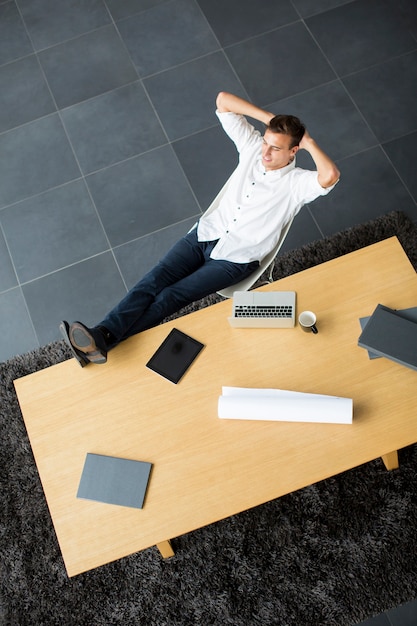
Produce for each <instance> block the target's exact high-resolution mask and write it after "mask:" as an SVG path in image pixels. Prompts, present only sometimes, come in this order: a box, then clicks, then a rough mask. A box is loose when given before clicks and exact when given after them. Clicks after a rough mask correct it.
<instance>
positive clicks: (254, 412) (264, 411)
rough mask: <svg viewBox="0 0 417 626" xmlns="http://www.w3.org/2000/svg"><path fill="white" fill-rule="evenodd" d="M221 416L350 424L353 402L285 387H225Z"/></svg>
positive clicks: (220, 406) (220, 402) (220, 410)
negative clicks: (288, 389) (284, 388)
mask: <svg viewBox="0 0 417 626" xmlns="http://www.w3.org/2000/svg"><path fill="white" fill-rule="evenodd" d="M218 416H219V418H221V419H244V420H270V421H283V422H319V423H326V424H331V423H334V424H351V423H352V418H353V401H352V400H351V399H350V398H339V397H336V396H324V395H318V394H311V393H301V392H295V391H285V390H282V389H247V388H244V389H242V388H239V387H223V395H221V396H220V397H219V402H218Z"/></svg>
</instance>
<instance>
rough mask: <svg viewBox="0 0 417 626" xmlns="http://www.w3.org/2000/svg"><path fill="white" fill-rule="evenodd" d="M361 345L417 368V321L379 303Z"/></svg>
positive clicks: (366, 327)
mask: <svg viewBox="0 0 417 626" xmlns="http://www.w3.org/2000/svg"><path fill="white" fill-rule="evenodd" d="M358 345H359V346H361V347H362V348H366V349H367V350H369V351H371V352H373V353H375V354H377V355H379V356H385V357H387V358H388V359H391V360H392V361H395V362H397V363H400V364H401V365H405V366H406V367H410V368H411V369H414V370H417V323H416V322H414V321H412V320H410V319H407V318H406V317H403V315H402V314H401V313H400V312H399V311H395V310H394V309H390V308H388V307H386V306H383V305H382V304H378V306H377V307H376V309H375V311H374V312H373V314H372V315H371V317H370V319H369V321H368V323H367V324H366V326H365V328H364V330H363V331H362V333H361V335H360V337H359V340H358Z"/></svg>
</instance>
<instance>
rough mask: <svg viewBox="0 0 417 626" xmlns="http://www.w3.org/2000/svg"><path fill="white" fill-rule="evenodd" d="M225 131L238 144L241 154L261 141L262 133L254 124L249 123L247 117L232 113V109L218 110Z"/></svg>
mask: <svg viewBox="0 0 417 626" xmlns="http://www.w3.org/2000/svg"><path fill="white" fill-rule="evenodd" d="M216 115H217V117H218V118H219V120H220V123H221V125H222V127H223V130H224V132H225V133H226V134H227V135H228V136H229V137H230V139H231V140H232V141H233V143H234V144H235V146H236V149H237V151H238V152H239V154H242V153H243V152H244V151H245V150H246V149H249V148H252V147H253V146H255V145H256V144H260V142H261V133H260V132H259V131H257V130H256V129H255V128H254V126H252V124H249V122H248V121H247V119H246V117H244V116H243V115H238V114H237V113H232V112H231V111H226V112H221V111H216Z"/></svg>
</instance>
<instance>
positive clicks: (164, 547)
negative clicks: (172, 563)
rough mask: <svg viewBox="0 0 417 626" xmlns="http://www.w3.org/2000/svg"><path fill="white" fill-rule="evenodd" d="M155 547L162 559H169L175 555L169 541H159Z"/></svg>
mask: <svg viewBox="0 0 417 626" xmlns="http://www.w3.org/2000/svg"><path fill="white" fill-rule="evenodd" d="M156 547H157V548H158V550H159V552H160V553H161V554H162V556H163V557H164V559H169V558H170V557H171V556H174V555H175V552H174V550H173V548H172V545H171V542H170V540H169V539H167V540H166V541H161V543H157V544H156Z"/></svg>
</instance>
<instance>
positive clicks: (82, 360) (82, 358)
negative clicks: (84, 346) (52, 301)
mask: <svg viewBox="0 0 417 626" xmlns="http://www.w3.org/2000/svg"><path fill="white" fill-rule="evenodd" d="M59 330H60V331H61V334H62V336H63V338H64V339H65V342H66V344H67V346H68V347H69V349H70V350H71V352H72V355H73V357H74V358H75V360H76V361H77V363H78V364H79V365H80V367H85V366H86V365H88V363H89V360H88V359H87V357H86V355H85V354H83V353H82V352H79V350H77V348H75V346H73V345H72V343H71V340H70V336H69V324H68V322H66V321H65V320H64V321H62V322H61V323H60V325H59Z"/></svg>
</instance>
